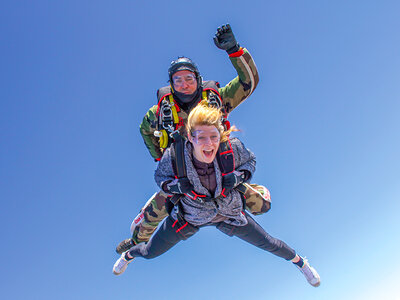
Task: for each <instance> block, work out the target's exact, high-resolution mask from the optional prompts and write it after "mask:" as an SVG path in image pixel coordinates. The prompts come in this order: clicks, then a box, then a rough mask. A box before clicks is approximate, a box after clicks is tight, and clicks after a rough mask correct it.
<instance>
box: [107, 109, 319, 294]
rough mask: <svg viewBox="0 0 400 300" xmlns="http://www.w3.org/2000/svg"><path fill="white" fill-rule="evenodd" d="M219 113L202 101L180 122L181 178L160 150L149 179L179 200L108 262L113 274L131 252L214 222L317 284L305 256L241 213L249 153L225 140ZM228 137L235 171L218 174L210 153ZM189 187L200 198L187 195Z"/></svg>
mask: <svg viewBox="0 0 400 300" xmlns="http://www.w3.org/2000/svg"><path fill="white" fill-rule="evenodd" d="M221 116H222V115H221V112H220V110H218V109H216V108H212V107H208V105H207V103H206V102H202V103H200V105H198V106H197V107H196V108H194V109H193V110H192V111H191V113H190V115H189V118H188V123H187V125H186V129H187V133H188V141H186V142H185V144H184V158H185V162H186V174H187V177H185V178H180V179H176V176H175V173H174V171H173V160H174V155H175V153H174V148H173V147H170V148H168V149H167V150H166V151H165V153H164V155H163V157H162V159H161V161H160V163H159V165H158V168H157V170H156V172H155V180H156V182H157V184H158V185H159V186H160V188H161V189H162V190H163V191H164V192H166V193H169V194H179V195H182V196H181V198H180V201H179V202H178V203H179V205H175V207H174V209H173V210H172V211H171V213H170V215H169V216H168V217H167V218H166V219H165V220H164V222H163V224H162V225H161V227H160V228H159V229H158V231H157V232H156V233H155V234H154V235H153V236H152V238H151V239H150V241H149V242H148V243H140V244H138V245H135V246H133V247H132V248H131V249H129V250H127V251H126V252H124V253H122V255H121V257H120V258H119V259H118V260H117V261H116V263H115V264H114V267H113V272H114V274H116V275H120V274H122V273H123V272H124V271H125V270H126V268H127V266H128V264H129V263H130V262H132V260H133V259H134V258H135V257H143V258H147V259H150V258H154V257H157V256H159V255H161V254H163V253H165V252H166V251H168V250H169V249H170V248H172V247H173V246H175V245H176V244H177V243H179V242H180V241H182V240H185V239H187V238H189V237H191V236H192V235H194V234H195V233H196V232H197V231H198V230H199V228H201V227H203V226H215V227H216V228H217V229H218V230H220V231H222V232H223V233H225V234H227V235H229V236H236V237H238V238H240V239H242V240H244V241H246V242H248V243H250V244H253V245H255V246H257V247H259V248H261V249H263V250H266V251H268V252H270V253H272V254H275V255H277V256H279V257H282V258H283V259H285V260H288V261H292V262H293V263H294V264H295V265H296V266H297V267H298V268H299V269H300V271H301V272H302V274H304V276H305V277H306V279H307V281H308V282H309V283H310V284H311V285H313V286H319V284H320V277H319V275H318V273H317V272H316V271H315V269H314V268H312V267H311V266H310V265H309V263H308V262H307V260H305V259H304V258H302V257H301V256H299V255H298V254H296V252H295V251H294V250H293V249H292V248H290V247H289V246H288V245H287V244H286V243H284V242H283V241H281V240H279V239H276V238H273V237H272V236H270V235H269V234H268V233H267V232H265V231H264V229H263V228H262V227H261V226H260V225H259V224H257V222H256V221H254V219H253V218H252V217H251V216H250V215H249V214H248V213H247V212H245V210H244V208H243V202H242V198H241V195H240V192H239V191H237V190H236V187H237V186H238V185H239V184H240V183H242V182H246V181H248V180H249V179H250V178H251V177H252V175H253V173H254V171H255V164H256V161H255V156H254V154H253V153H252V152H251V151H249V150H248V149H246V148H245V147H244V145H243V143H242V142H241V141H240V140H239V139H237V138H232V139H229V134H230V132H231V131H232V130H234V129H231V130H228V131H226V130H224V126H223V124H222V122H221ZM228 139H229V142H230V145H231V150H232V151H233V155H234V162H235V164H234V165H235V170H234V171H233V172H231V173H229V174H222V172H221V171H220V169H219V165H218V163H217V161H216V155H217V152H218V149H219V147H220V144H221V143H222V142H225V141H226V140H228ZM205 170H206V171H205ZM204 171H205V172H204ZM190 192H194V194H195V195H205V196H206V197H203V198H199V197H190V196H189V195H188V193H190Z"/></svg>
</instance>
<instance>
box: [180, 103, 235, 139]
mask: <svg viewBox="0 0 400 300" xmlns="http://www.w3.org/2000/svg"><path fill="white" fill-rule="evenodd" d="M222 116H223V114H222V112H221V110H220V109H219V108H216V107H211V106H208V103H207V100H203V101H201V102H200V103H199V104H198V105H197V106H196V107H195V108H194V109H193V110H192V111H191V112H190V114H189V117H188V121H187V123H186V132H187V133H188V135H191V136H193V132H194V130H195V129H194V128H195V127H196V126H202V125H206V126H215V128H217V129H218V131H219V133H220V135H221V142H225V141H227V140H228V139H229V135H230V134H231V132H232V131H238V130H237V129H236V127H235V126H232V127H231V128H229V129H228V130H226V129H225V127H224V124H222Z"/></svg>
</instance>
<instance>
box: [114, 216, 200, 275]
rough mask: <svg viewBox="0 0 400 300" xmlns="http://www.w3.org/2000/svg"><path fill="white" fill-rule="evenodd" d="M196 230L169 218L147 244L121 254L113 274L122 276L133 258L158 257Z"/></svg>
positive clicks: (186, 223)
mask: <svg viewBox="0 0 400 300" xmlns="http://www.w3.org/2000/svg"><path fill="white" fill-rule="evenodd" d="M198 230H199V229H198V228H197V227H195V226H193V225H191V224H189V223H188V222H184V221H178V220H174V219H172V218H171V217H170V216H169V217H168V218H166V219H165V220H164V222H163V224H162V225H161V226H160V228H159V229H158V231H157V232H156V233H155V234H154V235H153V236H152V238H151V239H150V241H149V242H148V243H140V244H138V245H136V246H133V247H132V248H131V249H129V250H127V251H125V252H124V253H122V254H121V257H120V258H119V259H118V260H117V261H116V262H115V264H114V267H113V272H114V274H115V275H120V274H122V273H123V272H124V271H125V270H126V268H127V266H128V264H129V263H130V262H131V261H132V260H133V259H134V258H135V257H143V258H146V259H151V258H155V257H157V256H160V255H161V254H163V253H165V252H167V251H168V250H169V249H171V248H172V247H173V246H175V245H176V244H177V243H179V242H180V241H181V240H186V239H187V238H189V237H191V236H192V235H194V234H195V233H196V232H197V231H198Z"/></svg>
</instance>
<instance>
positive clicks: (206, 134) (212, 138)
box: [192, 128, 221, 145]
mask: <svg viewBox="0 0 400 300" xmlns="http://www.w3.org/2000/svg"><path fill="white" fill-rule="evenodd" d="M192 137H193V141H194V142H195V143H196V144H197V145H206V144H209V143H211V144H218V143H219V142H220V141H221V134H220V133H219V131H218V129H217V128H215V129H213V130H207V131H205V130H195V131H194V132H193V134H192Z"/></svg>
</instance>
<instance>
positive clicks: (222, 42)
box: [214, 24, 240, 54]
mask: <svg viewBox="0 0 400 300" xmlns="http://www.w3.org/2000/svg"><path fill="white" fill-rule="evenodd" d="M214 43H215V46H217V47H218V48H219V49H222V50H225V51H226V52H228V54H232V53H235V52H237V51H239V50H240V46H239V44H238V43H237V41H236V39H235V36H234V35H233V32H232V29H231V26H230V25H229V24H226V25H222V26H221V27H218V29H217V32H216V33H215V37H214Z"/></svg>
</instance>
